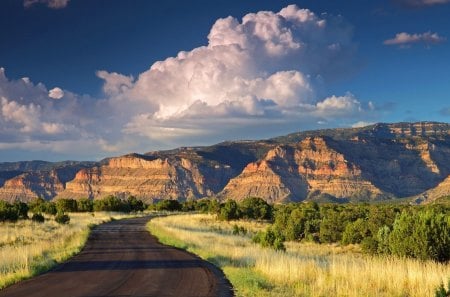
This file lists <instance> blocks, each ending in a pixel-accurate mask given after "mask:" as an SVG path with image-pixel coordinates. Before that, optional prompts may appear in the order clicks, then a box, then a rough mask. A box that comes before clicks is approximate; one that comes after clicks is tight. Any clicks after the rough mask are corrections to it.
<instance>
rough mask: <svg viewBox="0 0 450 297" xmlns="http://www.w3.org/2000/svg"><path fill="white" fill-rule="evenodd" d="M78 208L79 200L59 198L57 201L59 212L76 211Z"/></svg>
mask: <svg viewBox="0 0 450 297" xmlns="http://www.w3.org/2000/svg"><path fill="white" fill-rule="evenodd" d="M77 210H78V205H77V201H76V200H74V199H59V200H57V201H56V211H57V212H76V211H77Z"/></svg>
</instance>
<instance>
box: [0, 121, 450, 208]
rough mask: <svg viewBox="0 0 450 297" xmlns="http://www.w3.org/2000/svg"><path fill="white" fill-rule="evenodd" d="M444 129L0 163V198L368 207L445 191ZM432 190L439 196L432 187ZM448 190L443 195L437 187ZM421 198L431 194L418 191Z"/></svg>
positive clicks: (449, 138)
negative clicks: (249, 200) (255, 199)
mask: <svg viewBox="0 0 450 297" xmlns="http://www.w3.org/2000/svg"><path fill="white" fill-rule="evenodd" d="M447 160H450V124H448V123H439V122H416V123H408V122H401V123H391V124H389V123H377V124H373V125H369V126H365V127H360V128H336V129H323V130H310V131H302V132H296V133H291V134H288V135H285V136H279V137H275V138H271V139H266V140H254V141H253V140H246V141H226V142H222V143H218V144H215V145H211V146H196V147H180V148H176V149H172V150H164V151H150V152H147V153H144V154H137V153H131V154H126V155H123V156H118V157H111V158H106V159H104V160H102V161H100V162H75V161H65V162H57V163H51V162H45V161H32V162H30V163H27V162H16V164H15V163H14V162H10V163H0V199H3V200H7V201H14V200H23V201H29V200H31V199H34V198H36V197H42V198H44V199H59V198H76V199H77V198H81V197H85V198H90V199H98V198H102V197H104V196H106V195H117V196H120V197H125V196H127V195H135V196H137V197H139V198H141V199H143V200H145V201H148V202H150V201H152V200H154V199H198V198H202V197H209V196H216V197H219V198H220V199H227V198H231V199H237V200H240V199H243V198H245V197H247V196H259V197H261V198H263V199H266V200H267V201H269V202H273V203H284V202H290V201H292V202H299V201H304V200H318V201H321V200H323V198H324V197H325V198H326V199H329V198H331V199H332V200H333V201H335V200H336V199H337V201H373V200H385V199H396V198H405V197H413V196H416V197H417V196H420V195H423V197H424V199H423V200H425V201H427V200H429V199H427V197H430V199H436V197H435V196H436V195H437V194H435V193H439V195H441V194H442V193H443V194H450V193H447V191H449V192H450V187H448V186H446V185H447V183H444V184H443V185H441V184H442V183H443V182H444V181H445V180H446V179H447V178H449V176H450V163H449V162H448V161H447ZM438 185H441V187H440V188H441V189H440V190H439V191H435V192H431V191H432V189H434V188H435V187H437V186H438ZM447 189H448V190H447ZM426 193H433V194H432V195H431V194H426Z"/></svg>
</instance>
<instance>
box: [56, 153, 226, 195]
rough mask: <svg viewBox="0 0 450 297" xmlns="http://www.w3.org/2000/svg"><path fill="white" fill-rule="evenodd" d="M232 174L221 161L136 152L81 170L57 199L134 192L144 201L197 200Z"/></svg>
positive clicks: (133, 193) (209, 192) (212, 193)
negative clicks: (208, 163)
mask: <svg viewBox="0 0 450 297" xmlns="http://www.w3.org/2000/svg"><path fill="white" fill-rule="evenodd" d="M232 174H233V171H232V169H231V168H230V167H229V166H228V167H227V166H225V165H221V164H213V163H211V164H210V166H208V165H206V164H203V163H196V162H195V161H193V160H189V159H186V158H183V157H175V158H172V159H169V158H164V159H161V158H153V157H148V156H143V155H137V154H133V155H127V156H123V157H118V158H111V159H110V160H109V162H108V164H106V165H103V166H100V167H93V168H88V169H83V170H81V171H79V172H78V173H77V175H76V176H75V179H74V180H72V181H70V182H68V183H67V184H66V190H65V191H63V192H62V193H60V194H59V195H58V196H57V198H82V197H84V198H91V199H96V198H103V197H105V196H107V195H116V196H119V197H127V196H129V195H134V196H136V197H138V198H140V199H142V200H144V201H149V200H151V199H178V198H182V199H195V198H199V197H205V196H211V195H214V189H215V186H216V184H219V183H220V179H223V178H225V179H229V178H230V176H231V175H232Z"/></svg>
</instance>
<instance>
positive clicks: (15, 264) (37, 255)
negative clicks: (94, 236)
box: [0, 212, 131, 289]
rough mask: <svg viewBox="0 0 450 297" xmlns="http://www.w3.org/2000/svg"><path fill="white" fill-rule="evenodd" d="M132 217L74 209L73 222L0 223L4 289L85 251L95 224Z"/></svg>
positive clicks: (0, 272)
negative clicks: (76, 211)
mask: <svg viewBox="0 0 450 297" xmlns="http://www.w3.org/2000/svg"><path fill="white" fill-rule="evenodd" d="M126 217H131V216H130V215H125V214H119V213H109V212H96V213H94V214H91V213H71V214H70V218H71V220H70V223H69V224H64V225H61V224H58V223H56V222H55V221H54V220H46V221H45V222H44V223H36V222H32V221H31V220H21V221H18V222H16V223H8V222H5V223H0V259H1V261H0V289H2V288H4V287H6V286H9V285H11V284H14V283H17V282H19V281H21V280H24V279H27V278H31V277H33V276H35V275H38V274H41V273H43V272H45V271H48V270H49V269H51V268H52V267H54V266H56V265H57V264H58V263H61V262H64V261H66V260H67V259H69V258H70V257H72V256H74V255H75V254H77V253H78V252H80V251H81V249H82V248H83V246H84V245H85V243H86V241H87V239H88V237H89V233H90V230H91V228H92V227H93V226H95V225H98V224H101V223H104V222H107V221H110V220H111V219H121V218H126Z"/></svg>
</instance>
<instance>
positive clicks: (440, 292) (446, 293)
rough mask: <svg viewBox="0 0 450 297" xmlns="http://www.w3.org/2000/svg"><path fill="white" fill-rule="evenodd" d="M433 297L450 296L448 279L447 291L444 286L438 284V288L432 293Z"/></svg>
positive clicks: (449, 281)
mask: <svg viewBox="0 0 450 297" xmlns="http://www.w3.org/2000/svg"><path fill="white" fill-rule="evenodd" d="M434 296H435V297H448V296H450V279H449V280H448V284H447V290H446V289H445V287H444V284H440V286H439V287H438V288H437V289H436V291H435V293H434Z"/></svg>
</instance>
